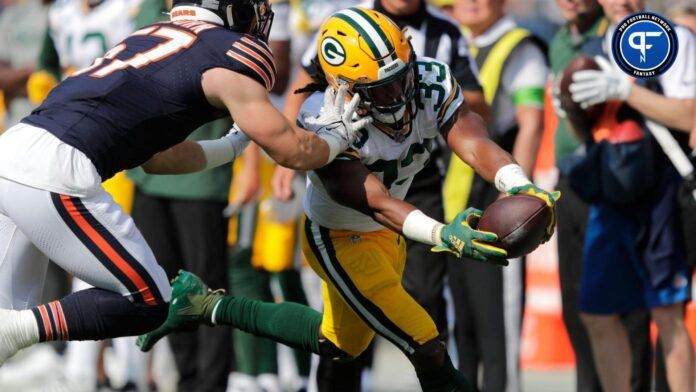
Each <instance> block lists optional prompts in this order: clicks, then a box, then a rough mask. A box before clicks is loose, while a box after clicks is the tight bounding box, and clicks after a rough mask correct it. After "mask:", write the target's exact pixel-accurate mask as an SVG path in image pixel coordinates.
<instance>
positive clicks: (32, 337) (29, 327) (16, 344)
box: [0, 309, 39, 366]
mask: <svg viewBox="0 0 696 392" xmlns="http://www.w3.org/2000/svg"><path fill="white" fill-rule="evenodd" d="M38 342H39V329H38V326H37V325H36V319H35V318H34V315H33V314H32V312H31V311H30V310H22V311H19V310H8V309H0V366H2V364H3V363H5V361H6V360H7V359H8V358H10V357H12V356H13V355H15V354H16V353H17V351H19V350H21V349H23V348H25V347H29V346H31V345H32V344H34V343H38Z"/></svg>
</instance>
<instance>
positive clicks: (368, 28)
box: [317, 7, 417, 137]
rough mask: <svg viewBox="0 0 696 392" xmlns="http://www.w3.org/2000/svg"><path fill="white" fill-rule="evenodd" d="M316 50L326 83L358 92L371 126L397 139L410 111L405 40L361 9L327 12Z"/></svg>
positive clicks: (410, 69) (411, 75)
mask: <svg viewBox="0 0 696 392" xmlns="http://www.w3.org/2000/svg"><path fill="white" fill-rule="evenodd" d="M319 31H320V36H319V42H318V48H317V51H318V52H319V63H320V64H321V68H322V71H324V75H325V76H326V79H327V81H328V82H329V84H330V85H332V86H333V87H334V88H338V85H339V84H341V83H347V84H348V86H349V89H350V91H351V92H352V93H354V94H359V95H360V98H361V102H362V104H361V105H362V107H363V108H365V109H367V110H369V111H370V114H371V115H372V117H373V118H374V120H375V122H374V124H375V125H378V126H380V125H381V126H380V129H382V130H384V131H386V132H387V133H389V134H391V135H392V136H395V137H397V136H399V135H398V134H402V133H403V132H404V127H405V125H406V123H407V122H408V121H410V120H411V119H412V118H413V116H414V113H415V110H416V105H415V103H414V98H415V95H416V94H415V93H416V85H417V75H416V72H417V67H416V64H415V55H414V53H413V49H412V48H411V44H410V43H409V41H408V37H406V35H405V34H404V31H402V30H401V29H400V28H399V27H398V26H397V25H396V24H395V23H394V22H393V21H391V20H390V19H389V18H388V17H387V16H385V15H383V14H381V13H379V12H377V11H374V10H369V9H366V8H361V7H354V8H347V9H344V10H341V11H338V12H336V13H335V14H333V15H332V16H331V17H330V18H329V19H328V20H327V21H326V22H325V23H324V25H323V26H322V27H321V28H320V30H319Z"/></svg>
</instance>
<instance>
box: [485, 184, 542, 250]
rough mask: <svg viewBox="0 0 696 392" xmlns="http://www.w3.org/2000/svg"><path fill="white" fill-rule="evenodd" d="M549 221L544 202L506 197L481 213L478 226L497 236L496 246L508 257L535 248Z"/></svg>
mask: <svg viewBox="0 0 696 392" xmlns="http://www.w3.org/2000/svg"><path fill="white" fill-rule="evenodd" d="M550 221H551V209H550V208H549V207H548V206H547V205H546V202H544V201H543V200H541V199H540V198H538V197H534V196H529V195H513V196H506V197H503V198H501V199H498V200H496V201H495V202H494V203H493V204H491V205H490V206H488V208H486V210H485V211H484V212H483V215H482V216H481V219H480V220H479V222H478V226H477V229H478V230H483V231H491V232H493V233H495V234H497V235H498V243H496V245H497V246H500V247H501V248H503V249H505V250H507V252H508V258H515V257H520V256H524V255H526V254H527V253H529V252H531V251H533V250H534V249H536V248H537V247H538V246H539V244H541V241H542V240H543V239H544V235H545V234H546V227H547V226H548V225H549V223H550Z"/></svg>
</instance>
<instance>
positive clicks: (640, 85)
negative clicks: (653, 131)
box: [570, 0, 696, 392]
mask: <svg viewBox="0 0 696 392" xmlns="http://www.w3.org/2000/svg"><path fill="white" fill-rule="evenodd" d="M599 2H600V4H601V5H602V8H603V10H604V12H605V14H606V15H607V17H608V18H609V20H610V21H611V22H612V24H613V26H610V28H608V29H607V32H605V34H604V36H603V37H602V39H601V40H598V41H597V45H596V49H597V51H596V52H595V53H597V52H601V53H603V56H604V60H602V59H598V62H600V65H601V68H602V69H601V70H597V71H594V70H587V71H581V72H577V73H575V74H574V75H573V81H574V83H573V84H571V87H570V91H571V92H572V93H573V101H575V102H576V103H581V104H585V105H587V104H591V103H597V102H600V103H601V102H604V101H607V106H606V108H605V109H604V113H603V114H602V116H601V117H600V121H599V122H598V125H596V126H595V128H594V129H593V131H594V133H593V134H592V135H583V136H585V137H584V139H585V140H584V141H585V142H586V143H587V156H588V157H589V158H586V161H594V164H595V165H596V166H591V167H592V168H593V170H591V171H589V172H586V173H584V175H583V176H582V179H583V183H577V184H576V186H575V189H576V191H578V192H584V194H583V197H584V199H585V200H587V201H592V205H591V208H590V218H589V221H588V232H587V238H586V242H585V248H584V252H583V259H584V262H585V263H586V264H585V268H584V271H583V275H582V281H581V289H580V306H579V307H580V311H581V312H582V314H581V317H582V321H583V323H584V324H585V326H586V327H587V330H588V333H589V336H590V341H591V344H592V350H593V355H594V358H595V361H596V363H597V370H598V373H599V376H600V380H601V383H602V386H603V387H604V389H605V390H608V391H617V392H621V391H628V390H629V388H630V360H629V358H630V355H631V350H630V348H629V344H628V337H627V333H626V329H625V327H624V325H623V324H622V323H621V322H620V318H619V314H620V313H623V312H628V311H632V310H635V309H648V310H650V313H651V316H652V319H653V321H655V323H656V324H657V327H658V330H659V332H660V336H659V339H660V343H661V344H662V351H663V354H664V356H665V367H666V371H667V381H668V383H669V386H670V389H671V390H672V391H673V392H680V391H693V390H694V352H693V347H692V344H691V339H690V337H689V334H688V332H687V330H686V326H685V324H684V302H685V301H688V300H689V299H690V290H691V270H690V268H689V267H688V266H687V265H686V260H685V255H684V249H683V241H682V233H681V226H680V223H679V220H678V216H679V214H678V211H677V209H678V204H677V200H676V192H677V191H676V190H677V188H678V186H679V184H680V181H681V178H680V177H679V176H678V174H677V173H676V170H675V169H674V167H673V166H672V165H671V164H670V163H669V161H667V160H666V158H665V157H664V155H663V154H662V152H661V151H660V149H659V147H656V146H655V145H654V144H651V143H652V142H651V141H652V137H651V136H650V135H649V132H647V131H646V130H645V126H644V121H645V119H648V118H651V119H653V120H655V121H657V122H660V123H663V124H664V125H665V126H668V127H672V128H677V129H682V130H688V129H689V128H690V127H691V125H692V119H693V117H692V110H693V104H694V98H695V97H696V67H695V66H694V65H695V64H696V42H695V40H694V37H693V35H692V34H691V33H690V32H689V31H688V30H687V29H685V28H682V27H679V26H677V27H676V29H675V31H676V33H677V37H678V41H679V56H677V58H676V61H675V63H674V65H673V66H672V68H671V69H670V70H668V71H667V72H665V73H664V74H662V75H661V76H659V77H657V78H649V79H639V80H636V81H635V83H632V82H631V81H630V78H629V77H628V75H626V74H624V73H623V72H621V71H620V70H619V68H618V66H616V64H615V62H613V60H611V59H610V60H606V59H607V58H611V56H610V55H609V53H611V46H610V45H611V38H612V32H613V31H614V26H615V25H616V24H618V23H619V22H620V21H621V20H623V19H624V18H625V17H627V16H628V15H630V14H632V13H634V12H638V11H642V10H644V9H645V7H644V2H643V1H640V0H638V1H636V0H631V1H629V0H600V1H599ZM588 53H592V52H588ZM609 86H612V87H611V88H610V87H609ZM677 117H681V118H677ZM628 130H630V131H631V132H633V134H634V135H643V136H642V138H634V139H633V140H635V142H632V143H628V142H626V141H625V139H621V138H617V135H618V134H619V133H622V134H623V135H624V136H625V135H626V132H627V131H628ZM600 131H604V132H605V133H606V134H608V135H609V137H610V139H609V140H610V141H609V142H607V141H602V140H603V138H602V137H601V136H600V135H601V132H600ZM576 132H577V134H580V135H582V131H581V130H577V129H576ZM675 136H676V137H681V138H682V139H685V137H684V135H683V134H681V135H675ZM643 145H644V146H643ZM641 148H642V150H639V152H640V154H636V155H635V157H634V158H631V157H632V155H629V154H631V153H633V151H634V150H636V149H641ZM610 149H617V150H618V149H621V153H622V154H625V155H624V157H625V158H626V159H625V160H624V161H618V160H611V159H609V160H608V162H605V160H604V159H602V160H599V159H597V158H596V157H597V156H598V155H597V154H603V153H604V152H605V151H608V150H610ZM629 150H630V151H629ZM653 154H654V157H653ZM604 156H605V157H606V155H604ZM592 157H595V158H594V159H593V158H592ZM605 159H606V158H605ZM619 170H621V171H619ZM606 173H610V174H612V175H613V176H619V177H618V178H621V179H622V184H620V185H622V186H623V187H621V188H617V189H616V190H615V191H613V192H612V191H610V189H609V187H608V185H607V184H611V183H610V182H605V180H604V179H602V181H603V183H602V184H603V185H602V188H601V192H597V193H596V194H595V193H592V192H589V189H591V186H590V187H585V186H583V185H585V184H587V183H588V182H589V180H591V179H598V178H604V177H602V176H604V175H606ZM634 173H635V178H633V177H631V175H632V174H634ZM578 178H580V177H578Z"/></svg>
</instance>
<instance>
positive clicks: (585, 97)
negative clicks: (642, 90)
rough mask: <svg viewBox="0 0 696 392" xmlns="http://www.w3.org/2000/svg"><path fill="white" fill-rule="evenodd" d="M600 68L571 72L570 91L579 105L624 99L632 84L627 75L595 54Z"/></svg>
mask: <svg viewBox="0 0 696 392" xmlns="http://www.w3.org/2000/svg"><path fill="white" fill-rule="evenodd" d="M595 61H597V64H599V68H601V69H600V70H585V71H577V72H575V73H574V74H573V83H572V84H571V85H570V87H569V89H570V93H571V94H572V98H573V101H574V102H577V103H579V104H580V107H582V108H583V109H587V108H588V107H590V106H592V105H595V104H598V103H602V102H606V101H625V100H627V99H628V96H629V95H630V94H631V87H632V86H633V85H632V83H631V81H630V79H629V78H628V76H627V75H624V74H623V73H621V71H619V70H617V69H615V68H614V67H613V66H612V65H611V63H609V61H608V60H607V59H605V58H604V57H601V56H595Z"/></svg>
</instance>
